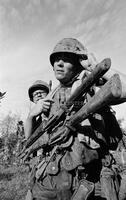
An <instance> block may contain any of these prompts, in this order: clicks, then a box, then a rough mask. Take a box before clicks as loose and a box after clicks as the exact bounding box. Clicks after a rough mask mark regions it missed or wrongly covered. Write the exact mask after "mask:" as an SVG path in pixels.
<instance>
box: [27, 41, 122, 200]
mask: <svg viewBox="0 0 126 200" xmlns="http://www.w3.org/2000/svg"><path fill="white" fill-rule="evenodd" d="M85 61H88V53H87V50H86V48H85V47H84V46H83V45H82V44H81V43H80V42H79V41H78V40H76V39H73V38H65V39H63V40H61V41H60V42H59V43H57V45H56V46H55V48H54V50H53V52H52V54H51V55H50V62H51V65H52V67H53V71H54V74H55V77H56V79H57V80H58V81H59V86H58V87H57V88H56V89H55V92H54V93H53V101H54V102H53V104H50V112H49V117H51V116H53V114H55V112H56V111H58V110H59V109H60V107H62V106H63V105H64V103H65V102H66V101H67V99H68V98H69V97H70V95H71V93H72V91H73V90H74V88H75V87H76V85H77V83H78V80H79V79H80V78H81V77H83V78H84V76H86V73H88V72H89V73H90V71H91V70H89V68H88V67H87V66H85V64H83V63H85ZM83 72H84V73H83ZM108 76H109V74H108ZM107 78H108V77H105V79H106V81H107ZM122 84H123V83H122ZM94 93H95V91H94V90H93V89H92V88H91V90H89V91H88V92H87V93H86V94H85V95H84V97H83V98H82V100H83V102H84V103H85V102H86V101H88V99H89V98H90V97H91V96H93V95H94ZM125 100H126V85H125V84H124V87H123V90H122V97H121V99H120V102H124V101H125ZM78 106H79V104H78ZM78 109H79V107H76V106H75V108H73V112H76V111H77V110H78ZM48 110H49V108H48ZM108 113H110V110H109V108H108V109H107V110H103V111H102V112H101V113H96V114H94V115H93V116H91V118H90V119H87V120H85V121H84V122H83V123H82V127H81V129H79V128H80V127H78V129H77V130H78V131H77V133H76V134H75V137H74V141H73V143H72V144H70V146H69V147H68V148H67V150H66V149H64V150H62V151H61V152H60V151H59V152H58V153H57V154H56V156H55V158H54V159H53V160H50V161H49V163H48V166H46V168H44V172H45V173H44V176H43V175H42V176H41V174H39V173H40V171H41V170H42V169H39V170H38V168H37V169H36V171H34V177H33V182H32V184H31V188H30V190H31V196H30V198H29V199H30V200H31V199H34V200H43V199H44V200H51V199H52V200H53V199H55V200H70V199H72V200H83V199H87V198H88V197H90V199H93V200H94V199H108V200H109V199H113V200H117V199H118V189H119V188H118V180H117V179H116V174H115V172H114V171H113V169H112V162H113V158H112V157H111V155H110V153H109V145H110V144H107V141H109V140H108V138H106V135H107V134H106V133H105V131H106V126H107V124H106V123H105V121H104V116H105V115H106V114H108ZM114 119H115V118H114ZM114 123H116V121H114ZM111 124H113V121H111ZM116 125H117V124H116ZM116 127H118V125H117V126H116ZM116 131H119V136H118V137H117V138H116V139H115V138H112V140H111V142H112V144H111V148H113V147H112V146H114V145H115V143H116V145H117V143H118V141H119V140H120V139H121V133H120V129H119V127H118V130H116ZM50 134H51V133H50ZM54 134H55V133H54ZM104 136H105V137H104ZM108 137H109V136H108ZM106 139H107V141H106ZM106 144H107V145H106ZM51 153H52V152H48V154H45V157H44V158H43V161H42V162H43V163H42V165H41V167H43V166H45V165H46V162H47V161H48V160H49V158H50V156H51ZM82 182H83V183H82Z"/></svg>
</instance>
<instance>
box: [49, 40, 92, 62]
mask: <svg viewBox="0 0 126 200" xmlns="http://www.w3.org/2000/svg"><path fill="white" fill-rule="evenodd" d="M63 52H64V53H65V52H66V53H71V54H74V55H77V56H81V57H82V58H83V59H85V60H87V58H88V57H87V49H86V48H85V47H84V46H83V45H82V44H81V43H80V42H79V41H78V40H77V39H74V38H64V39H62V40H61V41H59V42H58V43H57V45H56V46H55V47H54V49H53V52H52V54H51V55H50V62H51V65H52V66H53V64H54V61H55V56H57V55H58V54H59V53H63Z"/></svg>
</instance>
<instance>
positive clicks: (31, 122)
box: [25, 80, 51, 139]
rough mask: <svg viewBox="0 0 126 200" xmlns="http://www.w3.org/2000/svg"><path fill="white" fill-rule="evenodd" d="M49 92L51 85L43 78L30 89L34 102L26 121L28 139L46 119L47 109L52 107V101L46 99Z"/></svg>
mask: <svg viewBox="0 0 126 200" xmlns="http://www.w3.org/2000/svg"><path fill="white" fill-rule="evenodd" d="M48 93H49V85H48V84H47V83H46V82H44V81H41V80H37V81H35V82H34V83H33V85H32V86H31V87H30V88H29V89H28V95H29V98H30V101H31V102H33V103H34V104H32V106H31V107H30V110H29V114H28V117H27V119H26V123H25V138H26V139H28V137H30V136H31V135H32V133H33V132H34V131H35V129H36V128H37V127H38V126H39V125H40V124H41V122H42V121H43V123H44V121H46V119H47V116H46V115H47V111H48V109H49V107H50V101H51V100H46V96H47V94H48Z"/></svg>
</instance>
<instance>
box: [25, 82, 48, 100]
mask: <svg viewBox="0 0 126 200" xmlns="http://www.w3.org/2000/svg"><path fill="white" fill-rule="evenodd" d="M38 89H42V90H45V91H46V92H47V94H48V93H49V85H48V84H47V83H46V82H44V81H41V80H37V81H35V82H34V83H33V85H32V86H31V87H30V88H29V89H28V95H29V98H30V100H31V101H33V96H32V94H33V92H34V91H35V90H38Z"/></svg>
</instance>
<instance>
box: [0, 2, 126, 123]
mask: <svg viewBox="0 0 126 200" xmlns="http://www.w3.org/2000/svg"><path fill="white" fill-rule="evenodd" d="M64 37H73V38H76V39H78V40H79V41H80V42H82V43H83V45H85V46H86V48H87V49H88V51H89V52H93V53H94V55H95V57H96V58H97V60H98V61H99V62H100V61H101V60H103V59H104V58H106V57H109V58H111V61H112V66H111V67H112V68H114V69H116V70H119V71H120V72H121V73H124V74H126V67H125V63H126V61H125V57H126V56H125V53H126V39H125V37H126V1H125V0H120V1H118V0H55V1H54V0H0V91H2V92H4V91H7V93H6V96H5V98H4V99H3V100H2V103H1V105H0V116H1V117H4V116H5V115H6V114H7V113H8V112H9V111H11V112H13V113H19V114H20V115H21V117H22V118H23V119H24V120H25V118H26V116H27V113H28V109H29V106H30V101H29V98H28V88H29V87H30V86H31V84H32V83H33V82H34V81H36V80H39V79H41V80H44V81H47V82H49V80H52V81H53V87H55V85H56V84H57V82H56V81H55V77H54V74H53V70H52V67H51V65H50V62H49V56H50V54H51V53H52V50H53V48H54V46H55V45H56V43H57V42H58V41H59V40H61V39H62V38H64ZM125 108H126V103H123V104H121V105H119V106H117V107H114V109H115V110H116V114H117V118H124V121H125V120H126V112H125ZM125 126H126V122H125Z"/></svg>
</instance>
